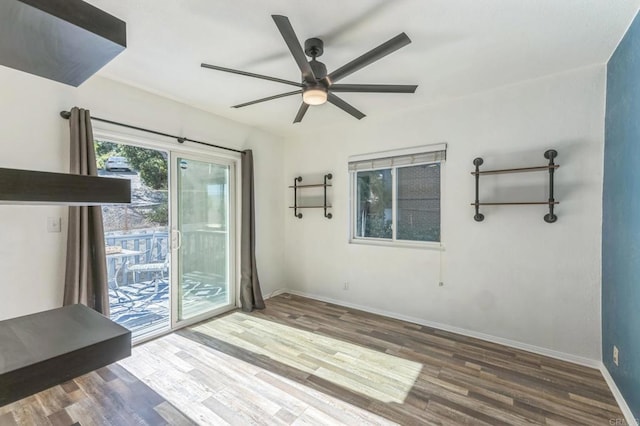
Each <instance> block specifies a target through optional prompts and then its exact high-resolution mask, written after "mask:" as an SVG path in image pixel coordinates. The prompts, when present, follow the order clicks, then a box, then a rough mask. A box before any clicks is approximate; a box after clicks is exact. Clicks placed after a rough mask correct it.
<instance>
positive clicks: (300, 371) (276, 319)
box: [0, 295, 624, 425]
mask: <svg viewBox="0 0 640 426" xmlns="http://www.w3.org/2000/svg"><path fill="white" fill-rule="evenodd" d="M119 364H120V365H121V366H122V367H124V369H126V370H128V371H125V370H124V369H123V368H122V367H120V366H119V365H114V366H111V367H109V368H108V369H103V370H99V371H98V372H94V373H91V374H89V375H86V376H82V377H81V378H78V379H76V380H75V381H73V382H69V383H67V384H65V385H63V386H59V387H56V388H52V389H50V390H48V391H45V392H43V393H41V394H38V395H35V396H32V397H30V398H27V399H25V400H23V401H19V402H17V403H14V404H11V405H8V406H5V407H0V425H5V424H8V425H14V424H52V425H70V424H74V422H79V423H80V424H82V425H91V424H99V425H103V424H106V425H128V424H172V425H173V424H177V425H180V424H192V423H191V422H195V423H197V424H205V425H206V424H216V425H217V424H238V425H245V424H275V425H289V424H300V425H304V424H328V425H335V424H348V425H362V424H380V425H386V424H396V423H397V424H406V425H414V424H415V425H418V424H420V425H423V424H424V425H432V424H433V425H455V424H471V425H506V424H509V425H512V424H513V425H521V424H548V425H609V424H624V420H623V415H622V413H621V412H620V410H619V408H618V407H617V405H616V402H615V400H614V398H613V396H612V395H611V392H610V391H609V389H608V387H607V385H606V383H605V381H604V379H603V378H602V376H601V375H600V372H599V371H597V370H594V369H590V368H586V367H582V366H577V365H574V364H570V363H567V362H563V361H558V360H555V359H551V358H547V357H544V356H540V355H535V354H532V353H528V352H524V351H520V350H516V349H512V348H508V347H505V346H501V345H497V344H493V343H488V342H484V341H481V340H477V339H472V338H468V337H464V336H460V335H456V334H453V333H448V332H444V331H440V330H435V329H431V328H429V327H424V326H420V325H416V324H411V323H407V322H403V321H398V320H393V319H389V318H384V317H380V316H377V315H372V314H368V313H364V312H361V311H356V310H352V309H348V308H344V307H340V306H336V305H331V304H326V303H323V302H318V301H314V300H310V299H305V298H301V297H297V296H288V295H281V296H278V297H275V298H273V299H270V300H268V301H267V309H265V310H262V311H256V312H253V313H250V314H246V313H243V312H239V311H235V312H232V313H230V314H228V315H225V316H222V317H219V318H216V319H213V320H210V321H207V322H204V323H201V324H199V325H196V326H193V327H189V328H187V329H183V330H181V331H178V332H176V333H172V334H170V335H167V336H164V337H161V338H159V339H156V340H153V341H150V342H147V343H145V344H142V345H139V346H137V347H136V348H134V351H133V355H132V357H130V358H128V359H126V360H123V361H121V362H120V363H119ZM138 379H139V380H140V381H141V382H142V383H141V382H140V381H138ZM65 386H66V388H65ZM149 388H150V389H153V390H150V389H149ZM148 392H151V393H148ZM144 395H146V396H144ZM34 419H37V421H34ZM42 419H45V420H46V421H48V422H49V423H41V421H42ZM154 421H155V422H157V423H154ZM616 421H617V422H616Z"/></svg>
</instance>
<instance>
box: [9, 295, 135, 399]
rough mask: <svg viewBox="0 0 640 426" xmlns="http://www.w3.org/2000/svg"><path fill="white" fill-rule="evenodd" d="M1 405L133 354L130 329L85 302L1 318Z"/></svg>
mask: <svg viewBox="0 0 640 426" xmlns="http://www.w3.org/2000/svg"><path fill="white" fill-rule="evenodd" d="M0 342H2V344H1V345H0V360H2V362H0V407H1V406H3V405H5V404H9V403H11V402H14V401H17V400H19V399H22V398H24V397H26V396H29V395H33V394H35V393H38V392H40V391H42V390H44V389H48V388H50V387H52V386H55V385H58V384H60V383H64V382H66V381H68V380H71V379H73V378H75V377H78V376H81V375H83V374H86V373H88V372H90V371H93V370H97V369H98V368H102V367H105V366H107V365H109V364H111V363H114V362H116V361H119V360H121V359H123V358H126V357H128V356H129V355H131V332H130V331H129V330H127V329H126V328H124V327H122V326H120V325H118V324H116V323H115V322H113V321H111V320H109V319H108V318H105V317H104V316H102V315H100V314H99V313H97V312H96V311H94V310H92V309H89V308H87V307H86V306H84V305H71V306H66V307H64V308H58V309H52V310H49V311H44V312H40V313H37V314H32V315H26V316H23V317H18V318H13V319H9V320H5V321H0Z"/></svg>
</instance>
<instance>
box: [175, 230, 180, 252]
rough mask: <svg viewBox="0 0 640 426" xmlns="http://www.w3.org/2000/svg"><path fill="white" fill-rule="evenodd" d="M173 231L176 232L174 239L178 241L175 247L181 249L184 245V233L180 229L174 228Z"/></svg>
mask: <svg viewBox="0 0 640 426" xmlns="http://www.w3.org/2000/svg"><path fill="white" fill-rule="evenodd" d="M173 232H174V234H173V235H174V238H173V240H174V241H175V242H177V244H176V245H174V247H173V249H174V250H180V248H181V247H182V233H181V232H180V231H178V230H177V229H174V230H173Z"/></svg>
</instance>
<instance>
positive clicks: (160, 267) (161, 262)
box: [114, 234, 169, 293]
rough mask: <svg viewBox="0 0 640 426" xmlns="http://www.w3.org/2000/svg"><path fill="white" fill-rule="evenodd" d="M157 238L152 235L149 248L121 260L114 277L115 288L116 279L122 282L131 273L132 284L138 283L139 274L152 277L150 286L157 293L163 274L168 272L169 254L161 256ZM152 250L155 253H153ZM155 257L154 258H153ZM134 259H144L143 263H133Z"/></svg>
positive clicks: (162, 280)
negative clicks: (120, 279) (153, 286)
mask: <svg viewBox="0 0 640 426" xmlns="http://www.w3.org/2000/svg"><path fill="white" fill-rule="evenodd" d="M159 239H160V238H159V237H158V236H157V235H155V234H154V235H153V238H152V239H151V244H150V247H149V248H148V249H147V250H146V251H144V252H142V253H140V254H137V255H136V256H131V257H126V258H124V259H123V261H122V264H121V265H120V267H119V268H118V270H117V271H116V273H115V276H114V284H115V287H116V288H118V277H119V276H122V277H123V280H124V277H125V276H126V274H128V273H129V272H131V273H132V274H133V277H132V278H133V283H137V282H138V278H139V276H140V275H141V274H147V275H149V274H151V276H152V277H153V278H152V280H151V284H154V285H155V292H156V293H157V292H158V286H159V283H160V282H164V281H165V280H166V277H165V274H166V273H168V271H169V254H168V253H167V252H165V253H164V254H163V250H162V247H161V245H160V244H158V241H159ZM154 250H155V251H156V253H154ZM154 255H155V256H154ZM134 257H135V258H140V257H142V258H143V259H146V262H144V263H134ZM125 287H132V286H131V285H127V286H125ZM147 287H148V286H145V287H144V288H141V289H138V291H137V292H136V293H139V292H140V291H142V290H144V289H145V288H147Z"/></svg>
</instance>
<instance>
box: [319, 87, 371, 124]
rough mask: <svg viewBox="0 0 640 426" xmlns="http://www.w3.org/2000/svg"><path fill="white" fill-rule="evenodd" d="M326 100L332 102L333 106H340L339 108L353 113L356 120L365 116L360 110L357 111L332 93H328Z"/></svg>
mask: <svg viewBox="0 0 640 426" xmlns="http://www.w3.org/2000/svg"><path fill="white" fill-rule="evenodd" d="M327 100H328V101H329V102H331V103H332V104H334V105H335V106H337V107H338V108H340V109H341V110H343V111H345V112H347V113H349V114H351V115H353V116H354V117H355V118H357V119H358V120H360V119H361V118H363V117H366V115H364V114H363V113H362V112H360V111H358V110H357V109H355V108H354V107H352V106H351V105H349V104H348V103H346V102H345V101H343V100H342V99H340V98H339V97H337V96H336V95H334V94H332V93H329V94H328V95H327Z"/></svg>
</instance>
